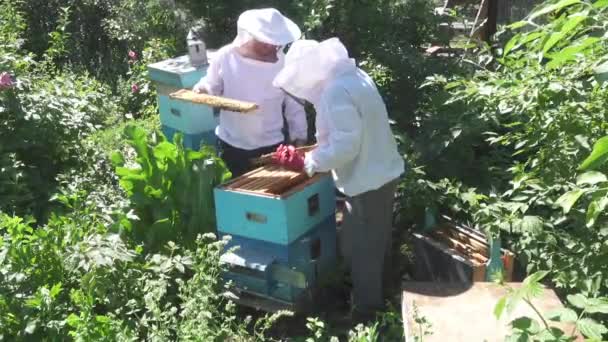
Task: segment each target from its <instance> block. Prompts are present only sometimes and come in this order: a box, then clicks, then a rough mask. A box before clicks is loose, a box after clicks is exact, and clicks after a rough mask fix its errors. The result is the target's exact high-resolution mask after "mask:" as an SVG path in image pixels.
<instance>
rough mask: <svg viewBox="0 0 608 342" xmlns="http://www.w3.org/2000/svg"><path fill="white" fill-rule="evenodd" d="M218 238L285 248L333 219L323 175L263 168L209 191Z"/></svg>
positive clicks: (331, 187)
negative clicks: (235, 236)
mask: <svg viewBox="0 0 608 342" xmlns="http://www.w3.org/2000/svg"><path fill="white" fill-rule="evenodd" d="M214 195H215V206H216V221H217V227H218V231H219V232H220V233H221V234H230V235H237V236H242V237H247V238H251V239H256V240H261V241H267V242H271V243H276V244H281V245H288V244H291V243H292V242H294V241H296V240H297V239H298V238H300V237H301V236H302V235H304V234H306V233H307V232H308V231H310V230H311V229H313V228H314V227H316V226H317V225H319V224H320V223H321V222H324V221H326V220H327V219H329V218H330V217H334V214H335V209H336V201H335V195H334V185H333V180H332V178H331V176H330V175H328V174H317V175H315V176H314V177H312V178H309V177H308V176H307V175H306V174H304V173H298V172H292V171H287V170H283V169H281V168H279V167H276V166H263V167H261V168H258V169H255V170H253V171H251V172H249V173H247V174H245V175H243V176H241V177H238V178H236V179H234V180H232V181H231V182H229V183H227V184H224V185H222V186H220V187H218V188H216V189H215V194H214Z"/></svg>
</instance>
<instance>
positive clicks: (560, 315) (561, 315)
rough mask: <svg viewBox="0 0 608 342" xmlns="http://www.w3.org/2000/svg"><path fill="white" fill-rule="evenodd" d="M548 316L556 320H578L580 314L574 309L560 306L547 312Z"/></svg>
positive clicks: (566, 321) (567, 321)
mask: <svg viewBox="0 0 608 342" xmlns="http://www.w3.org/2000/svg"><path fill="white" fill-rule="evenodd" d="M546 316H547V318H548V319H549V320H551V321H554V322H564V323H570V322H576V320H577V319H578V315H577V314H576V312H575V311H574V310H572V309H568V308H560V309H557V310H553V311H551V312H548V313H547V315H546Z"/></svg>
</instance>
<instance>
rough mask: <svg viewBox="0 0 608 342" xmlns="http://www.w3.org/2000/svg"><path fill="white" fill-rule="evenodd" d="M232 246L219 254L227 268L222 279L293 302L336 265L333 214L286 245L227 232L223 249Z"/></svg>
mask: <svg viewBox="0 0 608 342" xmlns="http://www.w3.org/2000/svg"><path fill="white" fill-rule="evenodd" d="M237 246H238V247H237ZM234 247H237V249H236V250H235V251H232V252H229V253H227V254H224V256H222V261H223V262H225V263H226V264H227V265H228V269H229V271H227V272H225V273H224V275H223V277H224V280H225V281H232V282H233V284H234V285H235V287H236V289H237V290H239V291H244V292H247V293H251V294H255V295H259V296H263V297H267V298H269V299H276V300H279V301H283V302H285V303H296V302H298V301H299V299H300V296H302V295H303V294H304V293H305V292H307V291H308V290H309V289H311V288H313V287H315V286H316V285H318V284H319V282H320V281H321V280H322V279H323V278H324V277H326V276H327V275H329V274H331V273H332V272H333V271H334V270H335V268H336V259H337V255H336V223H335V216H333V215H332V216H330V217H328V218H327V219H326V220H325V221H323V222H322V223H320V224H319V225H318V226H317V227H315V228H314V229H312V230H310V231H309V232H308V233H306V234H305V235H303V236H302V237H300V238H299V239H297V240H296V241H294V242H292V243H291V244H289V245H282V244H276V243H271V242H266V241H260V240H254V239H251V238H247V237H242V236H231V240H230V242H229V244H228V245H227V246H226V249H227V250H230V249H232V248H234Z"/></svg>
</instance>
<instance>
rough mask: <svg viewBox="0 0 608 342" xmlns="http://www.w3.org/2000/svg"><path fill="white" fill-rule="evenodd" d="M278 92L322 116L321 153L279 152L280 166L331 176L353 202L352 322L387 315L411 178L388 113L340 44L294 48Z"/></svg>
mask: <svg viewBox="0 0 608 342" xmlns="http://www.w3.org/2000/svg"><path fill="white" fill-rule="evenodd" d="M274 85H275V86H276V87H277V88H280V89H283V90H284V91H285V92H287V93H289V94H291V95H292V96H294V97H297V98H301V99H305V100H307V101H309V102H311V103H312V104H313V105H314V107H315V109H316V112H317V116H316V129H317V132H316V138H317V143H318V147H317V148H316V149H314V150H312V151H311V152H308V153H306V154H305V156H302V155H301V154H299V153H297V151H296V150H295V149H294V147H293V146H280V147H279V148H278V149H277V151H276V153H275V156H274V160H275V162H276V163H278V164H280V165H283V166H285V167H287V168H291V169H294V170H305V171H306V173H307V174H308V175H309V176H312V175H313V174H315V173H317V172H328V171H331V172H332V174H333V178H334V180H335V184H336V186H337V188H338V189H339V190H340V191H342V192H343V193H344V194H345V195H346V196H347V197H346V209H345V216H344V223H343V229H344V230H345V232H347V233H348V235H350V239H351V241H350V244H351V246H350V247H351V248H352V252H351V256H350V259H351V260H350V263H351V274H352V281H353V293H352V303H351V304H352V310H353V316H354V317H355V319H358V320H360V321H365V320H368V319H372V318H373V315H374V314H375V313H376V312H377V311H379V310H381V309H383V304H384V299H383V298H384V295H383V290H382V289H383V280H382V279H383V265H384V263H385V255H388V253H386V252H387V250H388V248H389V244H390V241H391V238H390V236H391V227H392V217H393V212H392V209H393V202H394V196H395V191H396V187H397V182H398V178H399V177H400V175H401V174H403V172H404V160H403V158H402V157H401V156H400V155H399V153H398V151H397V144H396V141H395V139H394V137H393V134H392V132H391V129H390V126H389V118H388V114H387V110H386V106H385V104H384V102H383V100H382V98H381V96H380V94H379V93H378V90H377V88H376V86H375V84H374V82H373V81H372V79H371V78H370V77H369V76H368V75H367V74H366V73H365V72H364V71H362V70H361V69H359V68H357V66H356V65H355V61H354V60H353V59H350V58H349V56H348V52H347V50H346V48H345V47H344V45H343V44H342V43H341V42H340V40H339V39H337V38H332V39H328V40H325V41H323V42H321V43H318V42H316V41H311V40H300V41H297V42H294V43H293V44H292V46H291V48H290V49H289V51H288V52H287V55H286V58H285V67H284V68H283V70H282V71H281V72H280V73H279V74H278V75H277V77H276V78H275V80H274ZM386 261H388V260H386Z"/></svg>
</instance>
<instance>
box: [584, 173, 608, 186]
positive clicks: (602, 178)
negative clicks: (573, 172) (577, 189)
mask: <svg viewBox="0 0 608 342" xmlns="http://www.w3.org/2000/svg"><path fill="white" fill-rule="evenodd" d="M606 181H608V177H606V175H605V174H603V173H601V172H598V171H587V172H585V173H583V174H581V175H579V176H578V177H577V178H576V185H595V184H597V183H601V182H606Z"/></svg>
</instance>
